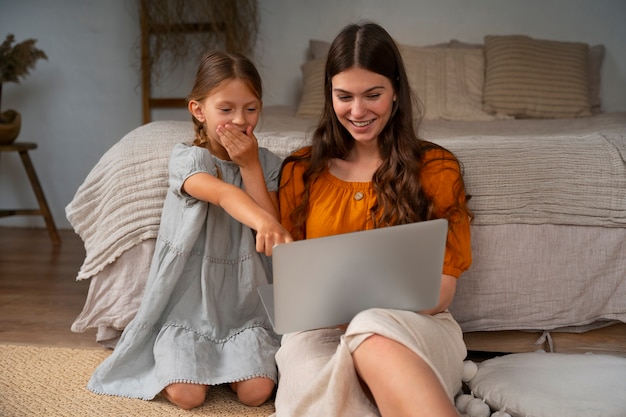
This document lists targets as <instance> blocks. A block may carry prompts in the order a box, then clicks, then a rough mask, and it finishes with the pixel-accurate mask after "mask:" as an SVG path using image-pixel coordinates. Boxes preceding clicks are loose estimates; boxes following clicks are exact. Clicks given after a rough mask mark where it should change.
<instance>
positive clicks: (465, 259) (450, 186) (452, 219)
mask: <svg viewBox="0 0 626 417" xmlns="http://www.w3.org/2000/svg"><path fill="white" fill-rule="evenodd" d="M420 180H421V182H422V188H423V190H424V193H425V194H426V195H427V196H428V197H430V198H431V199H432V202H433V215H434V217H436V218H446V219H448V237H447V241H446V252H445V256H444V265H443V273H444V274H446V275H451V276H454V277H457V278H458V277H459V276H460V275H461V273H463V272H464V271H466V270H467V269H468V268H469V267H470V265H471V264H472V248H471V242H470V218H469V216H468V215H467V213H466V212H464V211H462V210H459V209H458V207H459V205H460V206H461V207H465V205H466V194H465V190H464V189H462V187H463V181H462V177H461V171H460V167H459V164H458V163H457V161H456V159H454V158H453V156H452V154H450V153H449V152H448V151H445V150H440V149H436V150H430V151H428V152H427V153H426V156H425V158H424V165H423V168H422V172H421V176H420Z"/></svg>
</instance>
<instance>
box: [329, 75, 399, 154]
mask: <svg viewBox="0 0 626 417" xmlns="http://www.w3.org/2000/svg"><path fill="white" fill-rule="evenodd" d="M331 84H332V97H333V109H334V110H335V114H336V115H337V119H339V122H340V123H341V124H342V125H343V126H344V127H345V128H346V129H347V130H348V132H350V134H351V135H352V137H353V138H354V140H356V141H357V142H362V143H365V142H373V141H376V140H377V139H378V136H379V135H380V132H382V130H383V129H384V127H385V126H386V125H387V122H388V121H389V119H390V118H391V113H392V110H393V104H394V101H395V99H396V94H395V92H394V89H393V86H392V85H391V81H389V79H388V78H387V77H385V76H384V75H380V74H377V73H375V72H372V71H369V70H366V69H363V68H358V67H352V68H350V69H347V70H345V71H342V72H340V73H339V74H337V75H335V76H334V77H333V78H332V79H331Z"/></svg>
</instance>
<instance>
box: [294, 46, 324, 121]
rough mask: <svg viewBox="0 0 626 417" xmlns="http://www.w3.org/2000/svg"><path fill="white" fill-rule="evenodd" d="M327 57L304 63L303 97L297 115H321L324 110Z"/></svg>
mask: <svg viewBox="0 0 626 417" xmlns="http://www.w3.org/2000/svg"><path fill="white" fill-rule="evenodd" d="M325 66H326V57H325V56H324V57H323V58H318V59H313V60H310V61H307V62H305V63H304V65H302V67H300V68H301V70H302V81H303V86H302V97H301V98H300V103H298V108H297V110H296V116H297V117H319V116H320V115H321V114H322V111H323V110H324V67H325Z"/></svg>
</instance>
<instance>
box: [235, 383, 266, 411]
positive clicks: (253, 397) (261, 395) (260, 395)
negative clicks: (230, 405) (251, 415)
mask: <svg viewBox="0 0 626 417" xmlns="http://www.w3.org/2000/svg"><path fill="white" fill-rule="evenodd" d="M275 386H276V384H274V381H272V380H271V379H269V378H252V379H248V380H245V381H241V382H237V383H234V384H231V387H232V389H233V391H235V392H236V393H237V398H238V399H239V401H240V402H241V403H242V404H245V405H247V406H250V407H258V406H260V405H263V404H264V403H265V402H266V401H267V400H269V399H270V397H271V396H272V394H273V393H274V388H275Z"/></svg>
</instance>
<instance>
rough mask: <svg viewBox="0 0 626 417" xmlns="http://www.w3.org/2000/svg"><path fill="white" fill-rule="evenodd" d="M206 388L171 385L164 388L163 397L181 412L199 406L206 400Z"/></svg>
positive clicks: (202, 386)
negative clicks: (180, 409)
mask: <svg viewBox="0 0 626 417" xmlns="http://www.w3.org/2000/svg"><path fill="white" fill-rule="evenodd" d="M207 390H208V387H207V386H206V385H199V384H171V385H168V386H167V387H165V389H164V390H163V395H164V396H165V398H167V400H168V401H170V402H171V403H173V404H176V405H177V406H179V407H180V408H182V409H183V410H191V409H192V408H196V407H199V406H201V405H202V404H203V403H204V400H205V398H206V394H207Z"/></svg>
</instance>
